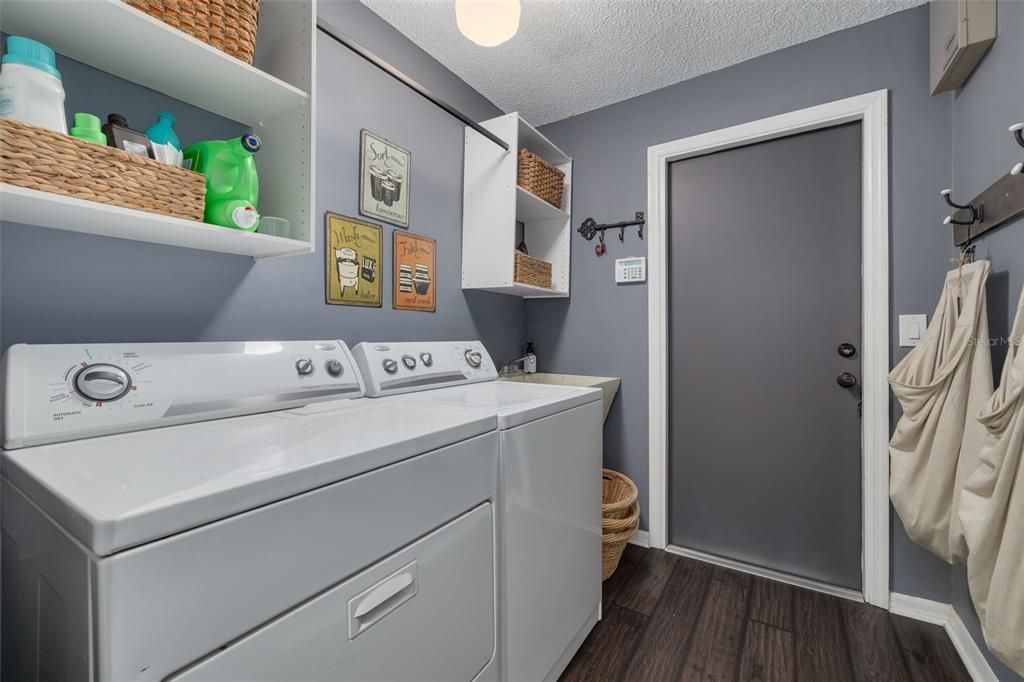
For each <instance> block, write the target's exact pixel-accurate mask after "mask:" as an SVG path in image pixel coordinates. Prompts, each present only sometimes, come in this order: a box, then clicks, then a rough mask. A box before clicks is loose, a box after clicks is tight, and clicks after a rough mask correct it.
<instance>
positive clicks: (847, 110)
mask: <svg viewBox="0 0 1024 682" xmlns="http://www.w3.org/2000/svg"><path fill="white" fill-rule="evenodd" d="M852 121H860V122H861V131H862V133H861V135H862V147H863V171H862V183H861V196H862V215H863V218H862V221H863V222H862V234H863V238H862V247H863V260H862V264H863V265H862V268H863V269H862V273H861V274H862V282H863V284H862V287H863V293H862V296H863V298H862V301H863V303H862V305H863V310H862V314H863V338H862V343H863V349H862V353H861V360H862V367H861V372H862V374H863V377H862V380H861V385H862V387H863V413H862V414H863V421H862V429H863V430H862V438H861V450H862V456H863V495H864V500H863V517H864V520H863V555H862V567H863V576H864V585H863V597H864V600H865V601H867V602H868V603H870V604H874V605H876V606H881V607H883V608H889V388H888V382H887V381H886V375H887V374H888V371H889V149H888V147H889V142H888V141H889V123H888V91H887V90H878V91H875V92H871V93H867V94H864V95H858V96H856V97H850V98H848V99H843V100H839V101H836V102H830V103H828V104H822V105H820V106H816V107H810V108H807V109H801V110H799V111H794V112H791V113H788V114H781V115H779V116H772V117H770V118H764V119H761V120H758V121H752V122H750V123H744V124H741V125H737V126H733V127H731V128H724V129H722V130H715V131H712V132H709V133H704V134H701V135H695V136H693V137H687V138H684V139H681V140H675V141H672V142H666V143H664V144H659V145H655V146H653V147H648V149H647V232H648V235H649V236H648V247H647V248H648V255H647V259H648V267H647V273H648V292H647V315H648V325H649V329H648V331H649V337H648V338H649V345H648V352H649V357H648V376H649V381H650V403H649V408H650V410H649V419H650V422H649V428H650V443H649V446H650V488H649V500H648V502H649V504H648V526H649V528H650V543H651V546H652V547H659V548H663V549H665V548H668V549H670V550H672V549H680V548H674V547H669V546H668V475H667V474H668V459H667V452H668V429H667V426H668V421H667V419H666V415H667V414H668V412H667V410H668V384H669V382H668V376H667V371H668V366H669V365H668V336H667V335H668V308H667V304H668V290H667V289H668V277H667V272H668V253H667V251H668V248H667V247H668V239H667V234H666V231H667V229H668V222H667V220H668V188H667V179H668V164H669V163H671V162H672V161H678V160H680V159H686V158H689V157H692V156H698V155H704V154H709V153H712V152H717V151H722V150H725V149H730V148H733V147H740V146H744V145H749V144H753V143H756V142H763V141H766V140H771V139H775V138H778V137H784V136H787V135H794V134H797V133H802V132H807V131H811V130H818V129H820V128H827V127H830V126H835V125H840V124H843V123H849V122H852ZM683 551H687V550H683Z"/></svg>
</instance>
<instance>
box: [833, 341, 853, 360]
mask: <svg viewBox="0 0 1024 682" xmlns="http://www.w3.org/2000/svg"><path fill="white" fill-rule="evenodd" d="M836 352H837V353H839V355H840V356H841V357H844V358H852V357H853V356H854V355H856V354H857V347H856V346H855V345H853V344H852V343H841V344H839V348H837V349H836Z"/></svg>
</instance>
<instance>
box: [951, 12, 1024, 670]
mask: <svg viewBox="0 0 1024 682" xmlns="http://www.w3.org/2000/svg"><path fill="white" fill-rule="evenodd" d="M1021 65H1024V2H1019V1H1016V0H1014V1H1007V0H1004V1H1003V2H1001V3H1000V4H999V37H998V38H997V39H996V42H995V44H993V46H992V49H991V51H990V52H989V53H988V55H987V56H986V57H985V59H984V61H982V62H981V64H980V65H979V66H978V69H977V70H976V71H975V72H974V74H973V75H972V76H971V79H970V80H969V81H968V82H967V84H966V85H965V86H964V87H963V88H962V89H961V90H960V92H959V93H957V95H956V97H955V98H954V99H953V149H952V153H953V156H952V160H953V163H952V165H953V196H954V197H964V198H963V199H960V200H961V201H968V200H969V199H970V198H971V197H973V196H975V195H976V194H978V193H979V192H981V191H982V190H984V189H985V188H986V187H988V186H989V185H990V184H991V183H992V182H993V181H994V180H995V179H996V178H998V177H1000V176H1001V175H1003V174H1004V173H1006V172H1007V170H1008V169H1009V168H1010V166H1012V165H1013V164H1014V163H1017V162H1018V161H1022V160H1024V149H1021V148H1020V147H1018V146H1017V144H1016V143H1015V142H1013V140H1012V138H1011V137H1010V134H1009V133H1008V132H1007V131H1006V129H1007V128H1008V127H1009V126H1010V124H1012V123H1017V122H1018V121H1021V120H1024V70H1022V68H1021ZM1022 182H1024V180H1022ZM977 257H978V258H986V259H988V260H991V261H992V274H991V275H990V277H989V287H988V295H989V299H988V306H989V326H990V329H991V333H992V337H993V338H998V337H1002V338H1006V337H1007V336H1008V335H1009V330H1010V329H1011V327H1012V326H1013V316H1014V314H1015V313H1016V309H1017V301H1018V300H1019V297H1020V293H1021V288H1022V287H1024V220H1017V221H1016V222H1015V223H1013V224H1010V225H1006V226H1004V227H1002V228H1000V229H999V230H998V231H996V232H993V233H991V234H990V235H987V236H986V237H983V238H982V239H981V240H979V242H978V248H977ZM993 350H994V351H995V352H994V353H993V356H994V357H993V361H994V364H995V367H994V368H993V369H994V370H995V373H996V380H997V381H998V378H999V374H1000V372H1001V371H1002V362H1003V360H1004V358H1005V350H1006V349H1005V346H996V347H995V348H994V349H993ZM1000 351H1001V352H1000ZM952 597H953V606H954V607H955V608H956V610H957V613H959V614H960V617H961V618H962V619H963V621H964V622H965V623H966V624H967V629H968V630H970V631H971V634H972V635H973V636H974V638H975V640H977V642H978V645H979V646H980V647H981V650H982V651H984V652H985V653H986V654H988V658H989V662H990V663H991V664H992V667H993V669H995V671H996V673H997V674H998V675H999V679H1000V680H1003V681H1004V682H1005V681H1007V680H1021V679H1024V678H1022V677H1021V676H1019V675H1017V674H1016V673H1014V672H1013V671H1011V670H1009V669H1008V668H1007V667H1006V666H1005V665H1003V664H1002V663H1001V662H1000V661H998V660H997V659H996V658H995V657H994V656H993V655H991V654H990V653H989V652H988V649H987V648H986V647H985V645H984V640H983V639H982V637H981V627H980V626H979V624H978V617H977V614H976V613H975V611H974V607H973V605H972V604H971V598H970V594H969V592H968V590H967V578H966V574H965V572H964V569H963V568H962V567H959V566H958V567H955V568H954V569H953V585H952Z"/></svg>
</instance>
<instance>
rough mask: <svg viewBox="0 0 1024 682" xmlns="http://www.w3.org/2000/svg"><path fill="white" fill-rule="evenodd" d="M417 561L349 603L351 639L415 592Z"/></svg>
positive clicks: (349, 633)
mask: <svg viewBox="0 0 1024 682" xmlns="http://www.w3.org/2000/svg"><path fill="white" fill-rule="evenodd" d="M416 590H417V584H416V562H415V561H414V562H412V563H411V564H408V565H407V566H405V567H403V568H401V569H399V570H398V571H396V572H395V573H392V574H391V575H389V576H388V577H387V578H385V579H384V580H382V581H380V582H379V583H377V584H376V585H374V586H373V587H371V588H370V589H368V590H366V591H364V592H362V593H361V594H359V595H358V596H356V597H354V598H353V599H351V600H350V601H349V603H348V612H349V632H348V636H349V639H353V638H355V637H356V636H358V635H359V634H360V633H362V632H363V631H364V630H366V629H367V628H369V627H370V626H371V625H373V624H374V623H376V622H377V621H379V620H380V619H382V618H383V617H384V616H386V615H388V614H389V613H391V612H392V611H394V610H395V609H397V608H398V607H399V606H401V605H402V604H404V603H405V602H406V601H407V600H409V599H410V598H412V597H413V596H414V595H415V594H416Z"/></svg>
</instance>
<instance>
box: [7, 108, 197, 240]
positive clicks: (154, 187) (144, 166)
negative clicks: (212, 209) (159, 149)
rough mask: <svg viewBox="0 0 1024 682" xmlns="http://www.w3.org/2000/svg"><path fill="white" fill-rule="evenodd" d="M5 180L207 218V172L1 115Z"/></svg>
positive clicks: (149, 210) (178, 215) (105, 201)
mask: <svg viewBox="0 0 1024 682" xmlns="http://www.w3.org/2000/svg"><path fill="white" fill-rule="evenodd" d="M0 182H4V183H7V184H9V185H16V186H18V187H24V188H26V189H34V190H39V191H41V192H52V193H53V194H63V195H64V196H69V197H74V198H76V199H85V200H87V201H97V202H99V203H102V204H112V205H114V206H123V207H124V208H134V209H136V210H139V211H146V212H147V213H159V214H161V215H168V216H173V217H175V218H185V219H187V220H196V221H202V219H203V210H204V208H205V202H206V176H204V175H202V174H201V173H194V172H192V171H189V170H185V169H183V168H176V167H174V166H168V165H167V164H164V163H160V162H159V161H154V160H153V159H149V158H146V157H144V156H138V155H136V154H129V153H128V152H124V151H121V150H120V149H115V148H114V147H107V146H104V145H101V144H96V143H94V142H86V141H85V140H80V139H78V138H77V137H71V136H70V135H64V134H63V133H58V132H55V131H53V130H47V129H45V128H37V127H36V126H32V125H28V124H26V123H22V122H20V121H15V120H13V119H10V118H0Z"/></svg>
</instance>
